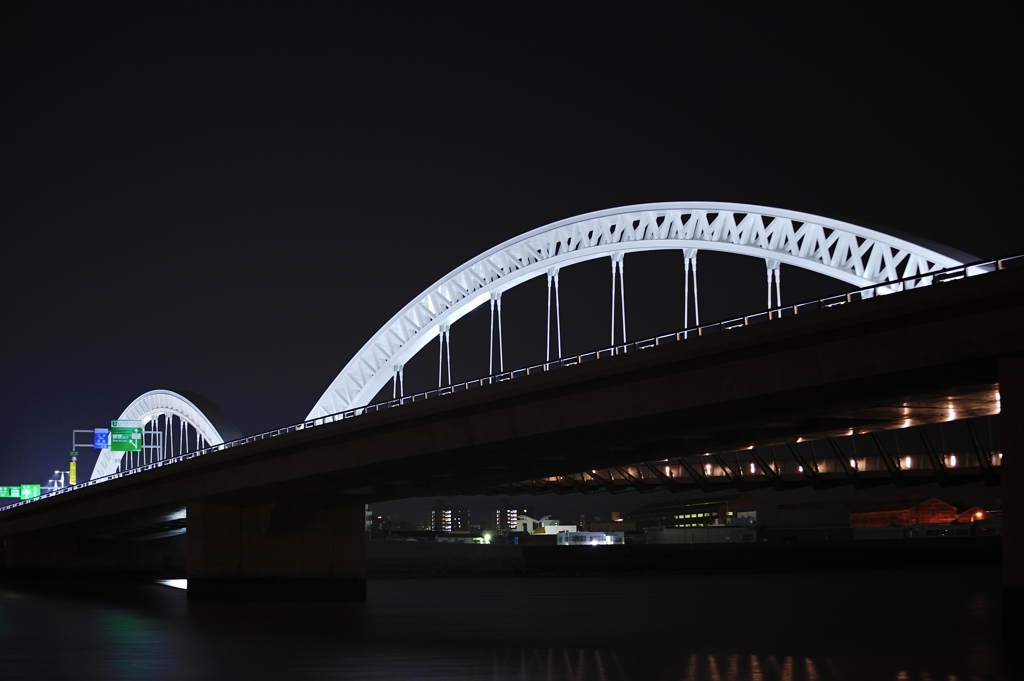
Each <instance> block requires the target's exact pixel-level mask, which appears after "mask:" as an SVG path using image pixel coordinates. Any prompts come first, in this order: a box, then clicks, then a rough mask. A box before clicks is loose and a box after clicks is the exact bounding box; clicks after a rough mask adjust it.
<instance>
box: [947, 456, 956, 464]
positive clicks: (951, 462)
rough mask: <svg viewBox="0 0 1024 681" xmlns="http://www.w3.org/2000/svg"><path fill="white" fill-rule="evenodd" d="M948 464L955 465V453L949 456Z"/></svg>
mask: <svg viewBox="0 0 1024 681" xmlns="http://www.w3.org/2000/svg"><path fill="white" fill-rule="evenodd" d="M949 465H950V466H956V454H953V455H952V456H950V457H949Z"/></svg>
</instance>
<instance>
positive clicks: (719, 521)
mask: <svg viewBox="0 0 1024 681" xmlns="http://www.w3.org/2000/svg"><path fill="white" fill-rule="evenodd" d="M767 506H768V504H767V503H766V502H765V501H764V500H763V499H761V498H760V497H757V496H754V495H753V494H745V493H741V494H725V495H720V496H713V497H698V498H695V499H685V500H683V499H680V500H675V499H673V500H671V501H662V502H658V503H653V504H647V505H646V506H641V507H640V508H638V509H636V510H634V511H631V512H630V513H628V514H627V515H626V519H627V520H628V521H631V522H632V523H634V524H635V526H636V527H637V529H645V528H648V527H681V528H692V527H706V526H709V525H727V524H729V523H730V522H732V521H733V520H734V519H744V520H745V521H746V520H748V519H750V518H753V517H755V516H754V515H753V514H754V512H756V511H757V510H759V509H762V508H766V507H767Z"/></svg>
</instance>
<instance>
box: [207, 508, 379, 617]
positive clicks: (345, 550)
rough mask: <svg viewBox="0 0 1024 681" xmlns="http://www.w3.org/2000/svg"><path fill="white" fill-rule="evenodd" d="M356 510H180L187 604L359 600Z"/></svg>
mask: <svg viewBox="0 0 1024 681" xmlns="http://www.w3.org/2000/svg"><path fill="white" fill-rule="evenodd" d="M364 523H365V515H364V510H363V506H361V505H360V506H336V507H326V506H313V505H300V504H264V505H259V506H236V505H227V504H211V503H200V502H189V503H188V533H187V538H188V568H187V573H188V597H189V599H190V600H277V599H295V600H362V599H365V598H366V533H365V524H364Z"/></svg>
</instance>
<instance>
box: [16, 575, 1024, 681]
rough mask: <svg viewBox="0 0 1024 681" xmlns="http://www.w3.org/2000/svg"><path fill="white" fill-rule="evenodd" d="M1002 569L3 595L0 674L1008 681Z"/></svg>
mask: <svg viewBox="0 0 1024 681" xmlns="http://www.w3.org/2000/svg"><path fill="white" fill-rule="evenodd" d="M999 617H1000V607H999V571H998V569H997V568H965V569H936V570H925V571H920V570H918V571H909V570H906V571H891V572H886V571H876V572H827V573H826V572H818V573H802V574H801V573H789V574H758V575H750V574H739V575H686V576H661V575H660V576H647V577H610V578H506V579H501V578H473V579H379V580H371V581H370V582H369V583H368V598H367V600H366V602H362V603H342V604H337V603H335V604H320V603H301V604H299V603H249V604H238V603H235V604H224V603H189V602H188V601H187V600H186V597H185V592H184V591H182V590H179V589H174V588H170V587H168V586H163V585H158V584H152V585H146V584H132V585H123V586H119V585H94V584H90V585H79V586H73V585H63V586H55V585H49V586H45V587H43V586H32V587H28V586H10V585H7V586H3V587H0V679H4V680H5V681H10V680H13V679H102V680H104V681H113V680H117V679H289V680H290V679H403V680H405V679H425V680H426V679H430V680H434V679H480V680H483V679H487V680H489V681H494V680H501V681H504V680H506V679H508V680H513V679H515V680H517V681H521V680H532V679H538V680H540V679H543V680H548V679H551V680H562V679H565V680H571V681H583V680H590V679H594V680H600V681H605V680H607V681H619V680H625V679H629V680H647V679H652V680H660V679H664V680H666V681H667V680H672V681H685V680H689V681H697V680H704V679H708V680H714V681H726V680H730V681H746V680H751V681H774V680H804V679H807V680H811V679H820V680H822V681H824V680H826V679H854V680H857V679H914V680H918V679H919V680H921V681H926V680H927V681H940V680H941V681H951V680H953V679H956V681H970V680H971V679H985V680H987V679H1009V678H1024V676H1017V674H1018V673H1019V670H1018V669H1015V668H1011V667H1010V666H1009V665H1012V664H1016V663H1015V662H1014V661H1013V660H1010V659H1009V658H1008V657H1007V655H1006V654H1005V653H1004V652H1003V648H1002V643H1001V634H1000V625H999Z"/></svg>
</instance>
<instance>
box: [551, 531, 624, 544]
mask: <svg viewBox="0 0 1024 681" xmlns="http://www.w3.org/2000/svg"><path fill="white" fill-rule="evenodd" d="M557 536H558V542H557V543H558V545H559V546H622V545H623V544H625V543H626V535H625V534H624V533H622V532H572V531H568V532H566V531H561V532H558V533H557Z"/></svg>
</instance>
